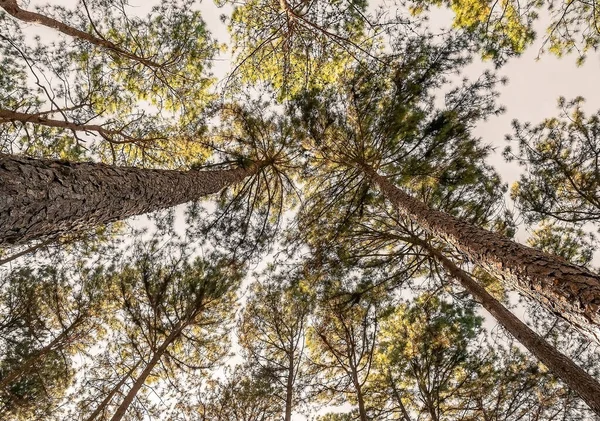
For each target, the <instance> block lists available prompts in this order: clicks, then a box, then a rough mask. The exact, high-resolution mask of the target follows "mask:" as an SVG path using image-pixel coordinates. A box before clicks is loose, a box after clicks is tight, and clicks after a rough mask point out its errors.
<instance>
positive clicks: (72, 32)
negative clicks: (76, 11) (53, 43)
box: [0, 0, 161, 68]
mask: <svg viewBox="0 0 600 421" xmlns="http://www.w3.org/2000/svg"><path fill="white" fill-rule="evenodd" d="M0 7H1V8H3V9H4V10H5V11H6V12H7V13H8V14H9V15H11V16H13V17H14V18H16V19H18V20H20V21H23V22H28V23H35V24H39V25H43V26H47V27H48V28H52V29H55V30H57V31H59V32H62V33H63V34H65V35H69V36H71V37H73V38H79V39H81V40H84V41H87V42H89V43H91V44H93V45H96V46H97V47H100V48H104V49H106V50H109V51H113V52H115V53H117V54H119V55H121V56H123V57H127V58H129V59H131V60H135V61H137V62H139V63H142V64H144V65H146V66H150V67H155V68H158V67H161V65H160V64H159V63H156V62H154V61H152V60H149V59H146V58H144V57H139V56H136V55H135V54H132V53H130V52H128V51H125V50H123V49H121V48H120V47H119V46H117V45H116V44H114V43H112V42H110V41H107V40H106V39H103V38H98V37H95V36H93V35H92V34H89V33H87V32H84V31H81V30H79V29H77V28H73V27H72V26H69V25H67V24H65V23H63V22H60V21H58V20H56V19H54V18H51V17H49V16H45V15H42V14H40V13H36V12H30V11H28V10H24V9H21V8H20V7H19V5H18V4H17V1H16V0H0Z"/></svg>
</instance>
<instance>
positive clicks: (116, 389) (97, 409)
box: [85, 360, 141, 421]
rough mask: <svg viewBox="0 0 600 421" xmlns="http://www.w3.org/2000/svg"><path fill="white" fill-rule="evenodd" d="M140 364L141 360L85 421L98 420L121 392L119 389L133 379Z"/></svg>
mask: <svg viewBox="0 0 600 421" xmlns="http://www.w3.org/2000/svg"><path fill="white" fill-rule="evenodd" d="M140 363H141V360H139V361H138V362H137V363H135V365H134V366H133V367H132V368H131V370H129V372H128V373H127V374H125V375H124V376H123V377H122V378H121V380H119V382H118V383H117V384H116V385H115V386H114V387H113V388H112V390H111V391H110V393H109V394H108V395H106V397H105V398H104V400H103V401H102V402H101V403H100V405H98V407H97V408H96V409H95V410H94V412H92V413H91V414H90V416H89V417H87V418H86V419H85V421H93V420H95V419H96V417H97V416H98V415H100V413H101V412H102V411H103V410H104V408H106V406H107V405H108V404H109V403H110V401H111V400H112V398H113V397H114V396H115V395H116V394H117V392H118V391H119V389H121V387H122V386H123V385H124V384H125V382H126V381H127V379H128V378H129V377H131V375H132V374H133V372H134V371H135V369H136V368H138V366H139V365H140Z"/></svg>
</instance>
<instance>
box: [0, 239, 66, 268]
mask: <svg viewBox="0 0 600 421" xmlns="http://www.w3.org/2000/svg"><path fill="white" fill-rule="evenodd" d="M55 241H58V240H57V239H56V238H49V239H48V240H45V241H42V242H40V243H38V244H35V245H33V246H31V247H27V248H26V249H24V250H21V251H20V252H18V253H15V254H11V255H10V256H8V257H3V258H2V259H0V266H2V265H4V264H6V263H8V262H12V261H13V260H15V259H18V258H19V257H22V256H25V255H26V254H30V253H34V252H36V251H38V250H39V249H41V248H44V247H46V246H48V245H50V244H52V243H54V242H55Z"/></svg>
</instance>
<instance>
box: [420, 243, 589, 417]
mask: <svg viewBox="0 0 600 421" xmlns="http://www.w3.org/2000/svg"><path fill="white" fill-rule="evenodd" d="M413 242H414V244H418V245H419V246H421V247H422V248H423V249H424V250H426V251H427V252H428V253H429V254H430V255H431V256H432V257H434V258H435V259H436V260H437V261H438V262H440V263H441V264H442V266H443V267H444V269H446V271H447V272H448V273H449V274H450V275H451V276H452V277H453V278H455V279H456V280H457V281H458V282H460V284H461V285H462V286H463V287H464V288H465V289H466V290H467V291H468V292H469V293H470V294H471V295H472V296H473V297H475V299H476V300H477V301H478V302H479V303H480V304H481V305H482V306H483V308H485V309H486V310H487V311H488V312H489V313H490V314H491V315H492V316H493V317H494V318H495V319H496V320H497V321H498V323H500V324H501V325H502V326H504V328H505V329H506V330H508V332H510V334H511V335H512V336H514V337H515V338H516V339H517V340H518V341H519V342H520V343H521V344H522V345H523V346H524V347H525V348H527V349H528V350H529V352H531V353H532V354H533V355H534V356H535V357H537V358H538V359H539V360H540V361H541V362H542V363H543V364H544V365H545V366H546V367H548V369H549V370H550V371H551V372H552V373H553V374H554V375H556V376H557V377H558V378H560V379H561V380H562V381H563V382H564V383H565V384H566V385H567V386H569V387H570V388H571V389H572V390H573V391H574V392H575V393H577V394H578V395H579V396H580V397H581V399H583V400H584V401H585V403H587V404H588V405H589V407H590V408H591V409H592V410H593V411H594V412H595V413H596V414H598V415H600V384H599V383H598V381H596V380H595V379H594V378H593V377H592V376H590V375H589V374H588V373H587V372H585V371H584V370H582V369H581V368H580V367H579V366H577V365H576V364H575V363H574V362H573V361H572V360H571V359H569V358H568V357H566V356H565V355H563V354H561V353H560V352H558V351H557V350H556V348H554V347H553V346H551V345H550V344H549V343H548V342H546V340H545V339H544V338H542V337H541V336H540V335H538V334H537V333H535V332H534V331H533V330H532V329H530V328H529V327H528V326H527V325H526V324H525V323H523V322H522V321H521V320H519V319H518V318H517V317H516V316H515V315H514V314H512V313H511V312H510V311H509V310H508V309H507V308H506V307H504V305H502V303H500V301H498V300H496V299H495V298H494V297H493V296H492V295H491V294H490V293H488V292H487V291H486V290H485V288H483V287H482V286H481V285H480V284H479V283H478V282H477V281H475V280H474V279H473V278H471V276H469V274H468V273H467V272H465V271H464V270H462V269H460V268H459V267H458V266H457V265H455V264H454V263H453V262H452V261H451V260H450V259H448V258H447V257H446V256H445V255H444V254H443V253H441V252H440V251H439V250H438V249H436V248H434V247H432V246H430V245H429V244H428V243H427V242H426V241H424V240H421V239H419V238H416V237H413Z"/></svg>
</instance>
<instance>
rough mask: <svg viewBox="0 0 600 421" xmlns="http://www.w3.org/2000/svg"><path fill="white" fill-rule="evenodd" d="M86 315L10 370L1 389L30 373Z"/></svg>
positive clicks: (67, 336)
mask: <svg viewBox="0 0 600 421" xmlns="http://www.w3.org/2000/svg"><path fill="white" fill-rule="evenodd" d="M85 318H86V316H85V315H84V314H80V315H79V316H78V317H77V319H75V321H73V323H71V324H70V325H69V327H67V328H66V329H65V330H63V331H62V332H61V333H60V334H59V335H58V336H57V337H56V338H54V339H53V340H52V341H51V342H50V343H49V344H48V345H46V346H44V347H42V348H40V349H38V350H37V351H36V352H34V353H33V354H31V355H29V356H27V357H26V358H25V360H24V361H23V362H22V363H21V365H20V366H19V367H18V368H16V369H14V370H12V371H10V372H9V373H8V374H7V375H6V376H4V377H3V378H2V379H0V390H4V389H6V388H7V387H9V386H10V385H11V384H12V383H13V382H14V381H16V380H18V379H19V378H20V377H22V376H24V375H26V374H29V373H30V372H31V371H33V369H34V368H35V364H36V363H37V362H38V361H39V360H40V359H42V358H44V357H45V356H46V355H47V354H48V353H49V352H51V351H53V350H54V349H57V348H59V347H60V345H61V344H62V343H63V341H65V340H67V339H69V338H70V337H71V335H72V333H73V331H74V330H75V329H76V328H77V327H78V326H79V325H80V324H81V323H82V322H83V321H84V319H85Z"/></svg>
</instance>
